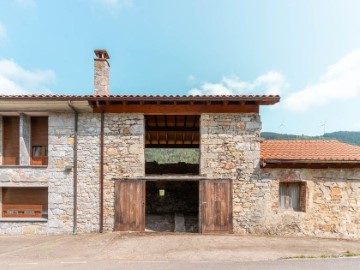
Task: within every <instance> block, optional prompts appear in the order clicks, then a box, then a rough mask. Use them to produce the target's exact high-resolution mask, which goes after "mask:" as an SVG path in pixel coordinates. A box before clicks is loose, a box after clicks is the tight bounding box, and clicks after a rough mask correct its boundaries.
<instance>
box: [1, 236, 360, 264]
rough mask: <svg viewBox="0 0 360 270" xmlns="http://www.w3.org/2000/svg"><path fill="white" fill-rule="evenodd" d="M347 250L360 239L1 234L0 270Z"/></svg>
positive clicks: (358, 249)
mask: <svg viewBox="0 0 360 270" xmlns="http://www.w3.org/2000/svg"><path fill="white" fill-rule="evenodd" d="M346 251H350V252H353V253H360V241H350V240H334V239H317V238H297V237H265V236H262V237H261V236H238V235H201V234H158V233H141V234H139V233H122V234H120V233H104V234H83V235H76V236H72V235H61V236H1V237H0V269H8V268H7V267H8V266H9V265H16V264H18V265H19V264H23V265H27V266H28V268H29V267H30V266H31V265H36V264H41V263H43V264H47V265H48V264H49V263H57V264H63V265H64V266H65V265H66V264H68V265H70V264H82V263H84V262H86V263H89V262H90V263H91V262H92V261H93V262H94V263H95V262H99V261H111V260H116V261H123V262H135V261H136V262H147V261H148V262H162V261H170V262H176V261H178V262H214V263H215V262H216V263H219V262H224V261H226V262H244V261H247V262H251V261H267V260H277V259H281V258H284V257H293V256H299V255H305V256H321V255H324V254H327V255H339V254H341V253H343V252H346ZM5 266H7V267H5ZM4 267H5V268H4ZM34 269H35V268H34Z"/></svg>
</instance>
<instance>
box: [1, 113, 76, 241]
mask: <svg viewBox="0 0 360 270" xmlns="http://www.w3.org/2000/svg"><path fill="white" fill-rule="evenodd" d="M48 131H49V147H48V150H49V153H48V154H49V164H48V166H37V167H35V166H0V187H11V186H18V187H20V186H21V187H30V186H44V187H48V191H49V197H48V220H47V221H46V220H45V221H39V222H26V221H21V222H11V221H9V219H8V220H7V221H5V220H0V234H28V233H31V234H60V233H71V232H72V228H73V173H72V171H70V172H68V171H66V170H65V166H67V165H70V166H71V165H72V164H73V144H74V114H72V113H51V114H49V130H48Z"/></svg>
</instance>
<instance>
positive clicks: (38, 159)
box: [31, 145, 49, 165]
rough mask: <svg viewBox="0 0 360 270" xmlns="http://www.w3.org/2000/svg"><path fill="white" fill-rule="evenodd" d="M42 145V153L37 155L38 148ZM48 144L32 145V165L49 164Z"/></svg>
mask: <svg viewBox="0 0 360 270" xmlns="http://www.w3.org/2000/svg"><path fill="white" fill-rule="evenodd" d="M37 147H41V155H40V156H36V155H35V152H36V148H37ZM47 148H48V146H47V145H32V146H31V165H48V161H49V158H48V153H47V152H48V149H47Z"/></svg>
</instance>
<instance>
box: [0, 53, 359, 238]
mask: <svg viewBox="0 0 360 270" xmlns="http://www.w3.org/2000/svg"><path fill="white" fill-rule="evenodd" d="M95 54H96V58H95V59H94V69H95V72H94V89H95V92H94V95H86V96H77V95H67V96H65V95H21V96H11V95H3V96H0V115H1V121H0V136H1V138H0V153H1V156H2V158H1V159H0V212H1V216H0V234H61V233H74V234H76V233H85V232H107V231H114V230H115V231H143V230H155V231H187V232H201V233H239V234H278V235H284V234H286V235H314V236H319V237H343V238H360V237H359V236H360V211H359V208H360V184H359V183H360V147H355V146H350V145H347V144H343V143H339V142H335V141H317V142H313V141H305V142H288V141H280V142H274V141H263V139H262V138H261V136H260V131H261V121H260V115H259V107H260V106H267V105H272V104H275V103H277V102H279V101H280V97H279V96H264V95H261V96H260V95H256V96H254V95H242V96H114V95H110V93H109V67H110V65H109V55H108V53H107V52H106V51H105V50H96V51H95ZM166 148H192V149H198V153H199V162H198V164H192V165H191V164H185V165H184V164H180V165H179V164H165V165H161V166H160V165H159V164H154V163H149V162H147V161H146V159H145V151H147V150H148V149H166Z"/></svg>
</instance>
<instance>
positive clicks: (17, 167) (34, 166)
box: [0, 165, 48, 169]
mask: <svg viewBox="0 0 360 270" xmlns="http://www.w3.org/2000/svg"><path fill="white" fill-rule="evenodd" d="M47 167H48V165H0V169H1V168H8V169H46V168H47Z"/></svg>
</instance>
